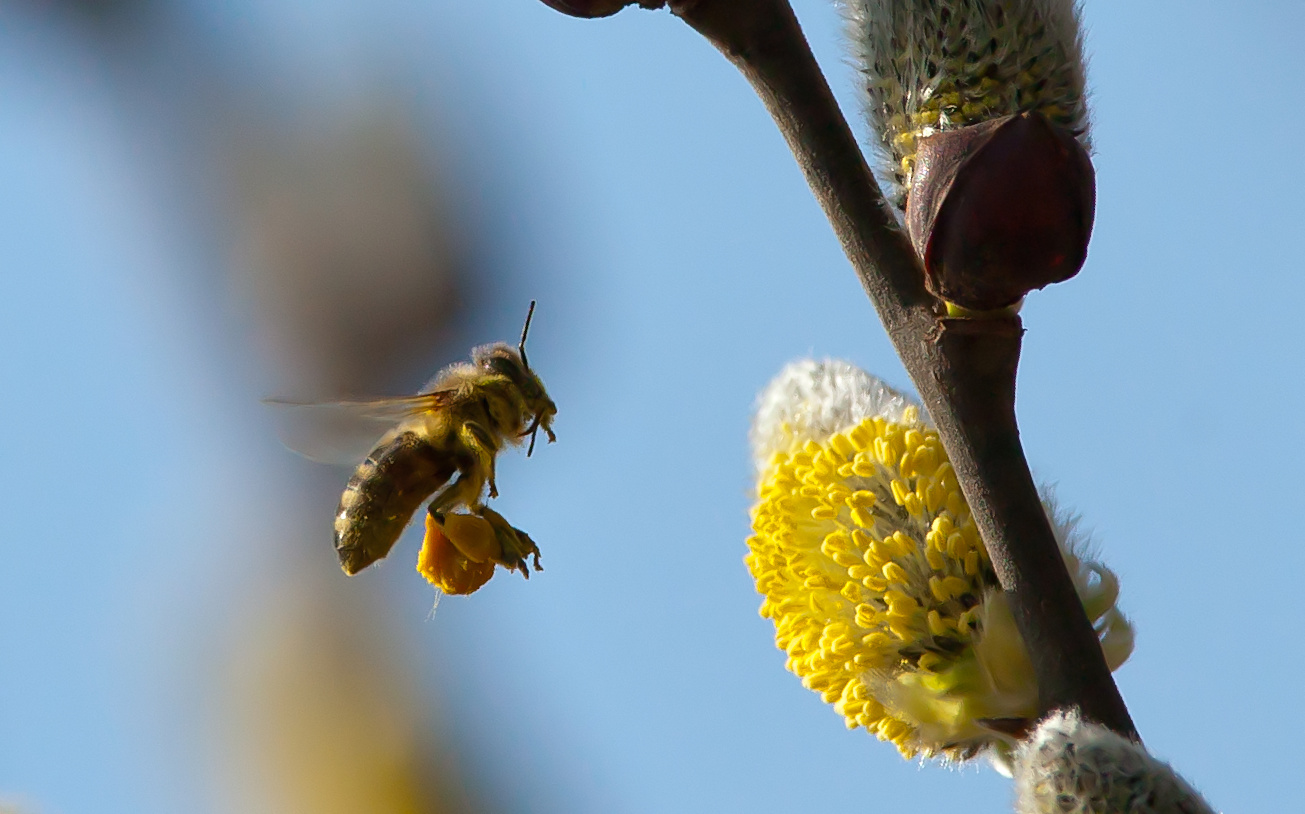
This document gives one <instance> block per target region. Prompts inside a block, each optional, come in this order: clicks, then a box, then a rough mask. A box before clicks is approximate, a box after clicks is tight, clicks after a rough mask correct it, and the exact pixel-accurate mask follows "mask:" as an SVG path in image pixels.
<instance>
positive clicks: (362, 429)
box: [263, 390, 452, 466]
mask: <svg viewBox="0 0 1305 814" xmlns="http://www.w3.org/2000/svg"><path fill="white" fill-rule="evenodd" d="M451 396H452V391H450V390H437V391H435V392H433V393H421V394H418V395H416V396H401V397H398V398H380V399H366V400H361V401H322V402H309V403H304V402H295V401H282V400H280V399H264V401H263V403H264V404H266V405H268V406H269V407H272V408H273V409H274V410H275V411H276V418H277V431H278V434H279V435H280V437H281V443H283V444H285V445H286V446H287V447H289V448H290V449H291V450H294V451H295V452H297V453H299V454H300V455H302V456H304V457H305V458H307V459H308V460H310V461H318V462H320V463H327V464H338V465H342V466H352V465H354V464H357V463H358V462H359V461H361V460H362V459H363V458H366V457H367V453H369V452H371V451H372V449H373V448H374V447H375V446H376V442H377V441H379V440H380V439H381V436H383V435H385V433H387V432H389V431H390V430H392V429H394V428H395V427H397V426H399V425H400V424H402V423H403V422H404V421H406V420H408V419H410V418H412V417H413V416H417V415H420V414H422V413H426V412H431V411H433V410H438V409H440V408H441V407H443V406H444V405H445V404H447V403H448V401H449V398H450V397H451Z"/></svg>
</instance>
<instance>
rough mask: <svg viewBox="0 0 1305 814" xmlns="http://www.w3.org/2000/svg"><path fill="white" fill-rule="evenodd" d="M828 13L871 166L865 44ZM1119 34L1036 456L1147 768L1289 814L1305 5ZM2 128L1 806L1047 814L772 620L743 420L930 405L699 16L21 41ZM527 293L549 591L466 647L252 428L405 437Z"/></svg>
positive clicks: (1097, 86) (465, 612) (1107, 60)
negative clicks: (957, 760) (388, 416)
mask: <svg viewBox="0 0 1305 814" xmlns="http://www.w3.org/2000/svg"><path fill="white" fill-rule="evenodd" d="M796 7H797V10H798V13H799V16H800V17H801V18H802V21H803V24H804V26H805V27H806V29H807V32H808V35H809V37H810V38H811V40H812V44H813V46H814V48H815V50H816V52H817V55H818V56H819V57H820V59H821V61H822V63H823V64H824V66H825V68H826V71H827V73H828V75H829V77H830V80H831V83H832V84H833V85H834V87H835V89H836V92H837V93H838V94H839V97H840V100H841V101H842V103H843V106H844V109H845V110H847V111H850V116H851V117H852V118H853V120H854V122H855V124H856V127H857V128H858V130H859V131H863V130H864V127H863V125H862V123H861V118H860V115H859V113H857V112H856V100H855V95H854V93H853V79H852V73H851V70H850V68H849V67H848V65H847V63H846V61H845V53H846V52H845V48H844V46H843V45H842V43H841V40H840V21H839V17H838V15H837V12H836V10H835V9H834V8H833V7H832V6H831V5H829V4H827V3H826V2H823V0H799V1H798V2H797V3H796ZM1085 17H1086V23H1087V44H1088V50H1089V52H1090V53H1091V59H1092V64H1091V71H1090V77H1091V84H1092V89H1093V109H1094V121H1095V128H1094V142H1095V145H1096V167H1097V173H1098V183H1099V190H1098V213H1097V223H1096V233H1095V236H1094V240H1093V244H1092V250H1091V254H1090V256H1089V259H1088V264H1087V266H1086V268H1085V269H1084V271H1083V272H1082V273H1081V275H1080V276H1079V277H1078V278H1076V279H1075V280H1073V281H1072V282H1070V283H1068V284H1065V285H1061V286H1057V287H1054V288H1053V289H1050V290H1047V291H1045V292H1042V293H1039V294H1035V295H1034V296H1032V297H1031V298H1030V300H1029V302H1028V304H1027V305H1026V307H1025V309H1024V315H1025V324H1026V326H1027V328H1028V335H1027V337H1026V342H1025V348H1026V349H1025V357H1024V361H1023V365H1022V369H1021V378H1020V405H1019V408H1020V413H1021V422H1022V427H1023V432H1024V437H1025V440H1026V444H1027V450H1028V453H1029V456H1030V459H1031V461H1032V463H1033V464H1034V467H1035V469H1036V472H1037V474H1038V475H1039V476H1040V477H1041V478H1042V479H1044V480H1046V481H1048V482H1050V483H1054V484H1056V485H1057V490H1058V494H1059V497H1060V499H1061V500H1062V501H1063V502H1064V503H1065V504H1067V505H1070V506H1073V507H1076V508H1077V509H1078V510H1079V511H1081V512H1082V513H1083V515H1084V518H1085V525H1086V526H1087V527H1088V528H1090V529H1092V530H1093V531H1094V536H1095V539H1096V541H1097V545H1098V546H1099V548H1100V549H1101V551H1102V553H1103V555H1104V557H1105V559H1106V561H1107V562H1109V563H1110V564H1111V565H1112V567H1114V568H1115V569H1116V570H1117V572H1118V573H1119V574H1120V575H1121V576H1122V578H1123V584H1124V595H1123V599H1122V603H1121V604H1122V606H1123V608H1124V609H1125V611H1126V612H1128V613H1129V614H1130V615H1131V616H1132V617H1133V619H1134V620H1135V622H1136V625H1137V628H1138V646H1137V652H1136V654H1135V655H1134V657H1133V659H1132V660H1131V661H1130V662H1129V663H1128V664H1127V665H1126V666H1125V667H1124V668H1123V669H1122V670H1121V671H1120V673H1119V674H1118V678H1119V682H1120V685H1121V688H1122V690H1123V692H1124V695H1125V697H1126V699H1127V700H1128V702H1129V704H1130V707H1131V710H1132V713H1133V716H1134V718H1135V719H1136V721H1137V723H1138V725H1139V728H1140V729H1141V731H1142V733H1143V735H1144V736H1145V738H1146V740H1147V744H1148V745H1149V746H1150V748H1151V749H1152V750H1153V751H1154V752H1155V753H1156V754H1158V755H1160V756H1162V757H1164V758H1167V759H1170V760H1172V761H1173V762H1174V763H1175V765H1176V766H1177V767H1178V768H1179V770H1180V771H1182V772H1183V773H1185V774H1186V775H1187V776H1188V777H1190V778H1192V779H1193V780H1194V781H1195V783H1196V784H1197V785H1198V786H1199V787H1200V788H1202V789H1203V790H1204V791H1205V792H1206V793H1207V795H1208V797H1209V799H1210V801H1211V802H1212V803H1213V804H1214V805H1215V806H1216V807H1217V808H1223V809H1226V810H1229V811H1235V810H1247V811H1254V810H1270V809H1272V808H1273V807H1274V804H1275V803H1277V802H1278V801H1279V800H1280V799H1282V798H1284V797H1286V792H1285V789H1287V788H1288V786H1289V783H1290V777H1291V775H1290V772H1293V771H1295V767H1294V761H1293V762H1291V763H1289V756H1290V755H1292V754H1293V753H1294V751H1295V747H1296V743H1295V741H1296V733H1295V730H1296V729H1298V728H1300V726H1301V725H1302V723H1305V713H1303V712H1302V711H1301V708H1300V705H1298V704H1296V703H1295V702H1294V701H1293V700H1292V698H1293V697H1292V696H1287V697H1284V696H1281V695H1279V694H1278V693H1280V692H1284V691H1291V690H1290V687H1291V686H1294V685H1295V683H1296V681H1295V677H1296V676H1298V675H1299V674H1300V673H1301V672H1302V670H1305V657H1303V656H1302V654H1301V651H1300V650H1296V649H1293V648H1288V647H1285V645H1286V644H1288V643H1290V642H1292V641H1295V639H1296V638H1297V637H1298V632H1297V631H1296V629H1295V620H1296V616H1297V602H1298V596H1299V579H1298V576H1297V575H1298V574H1299V573H1300V571H1301V569H1302V568H1303V567H1305V553H1302V552H1303V551H1305V549H1303V547H1302V546H1301V544H1300V543H1301V540H1300V531H1299V529H1298V527H1297V523H1296V517H1297V515H1298V514H1299V509H1300V493H1301V491H1302V489H1303V488H1305V473H1302V471H1301V469H1300V467H1299V461H1300V460H1301V458H1302V452H1303V451H1305V450H1303V449H1302V447H1305V431H1303V430H1302V427H1301V423H1300V421H1299V418H1298V417H1299V416H1300V415H1301V414H1302V412H1305V388H1303V387H1302V384H1301V376H1300V374H1299V368H1300V362H1299V359H1300V355H1301V349H1302V342H1301V340H1300V339H1299V337H1297V336H1296V334H1295V331H1294V329H1293V328H1292V325H1293V324H1294V320H1295V314H1294V311H1295V310H1296V304H1297V303H1299V302H1300V301H1301V300H1302V298H1305V282H1303V280H1305V277H1303V276H1302V274H1301V260H1300V257H1299V252H1298V250H1297V248H1296V246H1295V235H1296V234H1297V232H1298V231H1299V228H1300V223H1301V221H1302V219H1305V203H1302V200H1301V197H1300V195H1299V190H1300V189H1301V188H1302V185H1303V184H1305V162H1302V161H1300V160H1299V152H1298V150H1297V149H1296V145H1295V139H1296V135H1297V134H1298V133H1299V132H1300V131H1301V129H1302V125H1305V121H1302V113H1301V110H1302V106H1301V105H1300V104H1299V103H1298V102H1299V96H1300V91H1299V88H1298V87H1297V86H1296V82H1295V77H1298V76H1300V75H1301V74H1302V72H1305V52H1302V51H1301V50H1300V49H1299V47H1298V42H1297V37H1296V33H1295V32H1297V31H1299V30H1301V29H1302V27H1305V6H1302V5H1301V4H1300V3H1297V2H1289V0H1261V1H1260V2H1250V3H1235V2H1233V1H1232V0H1208V1H1206V2H1191V0H1182V2H1180V1H1179V0H1156V2H1153V3H1149V4H1136V3H1132V2H1128V1H1127V0H1089V2H1088V3H1087V5H1086V8H1085ZM0 100H2V101H0V272H2V273H3V280H4V288H3V292H2V293H0V347H3V348H4V352H3V353H0V391H2V393H3V395H2V396H0V461H2V462H3V470H2V474H0V516H3V517H4V518H5V522H4V524H3V525H4V528H3V532H2V533H0V547H2V548H0V551H3V560H4V563H5V565H4V567H3V569H0V808H3V807H5V806H14V807H16V808H17V809H18V810H21V811H23V812H40V813H41V814H73V812H100V813H102V814H114V813H115V812H124V813H126V812H132V813H133V814H137V813H140V814H151V813H152V812H182V811H184V812H577V814H578V813H580V812H596V813H597V812H604V813H606V812H623V813H626V814H643V813H644V812H665V811H693V812H698V811H701V812H715V811H756V812H787V811H795V810H797V811H821V810H830V811H832V810H843V811H861V810H874V811H893V810H905V809H906V808H907V807H908V806H909V807H910V808H911V809H912V810H961V809H964V810H969V811H994V812H996V811H1003V810H1008V809H1009V799H1010V788H1009V783H1008V781H1006V780H1005V779H1004V778H1002V777H1000V776H998V775H997V774H996V773H995V772H993V771H991V770H990V769H988V768H987V767H986V766H979V767H975V768H966V769H962V770H960V771H954V770H947V769H942V768H939V767H936V766H932V765H926V766H923V767H920V766H917V765H915V764H909V763H906V762H904V761H902V760H901V759H900V758H899V757H898V756H897V754H896V752H895V750H894V749H893V748H892V747H890V746H888V745H886V744H882V743H879V742H877V741H876V740H874V739H873V738H872V737H870V736H868V735H866V734H865V733H864V732H847V731H845V730H844V729H843V727H842V724H841V719H840V718H839V717H838V716H837V715H836V714H835V713H834V712H833V710H832V709H831V708H829V707H826V706H824V705H823V704H821V703H820V701H819V699H818V697H817V696H816V695H815V694H813V693H810V692H808V691H806V690H804V689H803V688H802V687H801V686H800V684H799V682H798V680H797V679H796V678H794V677H793V676H791V675H789V674H788V673H786V672H785V671H784V670H783V662H784V658H783V654H781V653H780V652H779V651H777V650H776V649H775V648H774V645H773V642H772V630H771V629H770V628H769V627H768V624H769V623H767V622H765V621H764V620H762V619H760V618H759V617H758V616H757V613H756V609H757V607H758V605H759V598H758V597H757V596H756V594H755V592H754V591H753V588H752V585H751V581H750V579H749V577H748V575H747V572H746V570H745V568H744V566H743V562H742V558H743V554H744V551H745V546H744V540H745V538H746V537H747V534H748V506H749V502H750V490H751V488H752V486H751V483H750V475H751V473H750V466H749V457H748V450H747V448H746V440H745V439H746V430H747V424H748V420H749V413H750V409H751V406H752V400H753V398H754V394H755V393H756V391H757V390H758V389H759V388H761V387H762V386H763V385H764V384H765V382H766V381H767V380H768V378H769V377H770V376H771V375H773V374H774V373H775V372H776V371H778V369H779V368H780V366H781V365H783V364H784V363H785V362H787V361H789V360H791V359H793V358H796V357H799V356H802V355H810V354H815V355H833V356H840V357H846V358H849V359H851V360H853V361H855V362H857V363H858V364H860V365H862V366H864V367H866V368H867V369H869V370H871V371H874V372H877V373H879V374H880V375H882V376H884V377H885V378H887V379H888V380H889V381H890V382H893V383H895V384H897V385H899V386H904V385H906V384H907V378H906V376H905V374H904V372H903V371H902V369H901V367H900V365H899V363H898V361H897V360H896V358H895V357H894V355H893V353H892V350H891V348H890V347H889V344H888V341H887V339H886V337H885V335H884V334H883V331H882V330H881V328H880V326H879V325H878V323H877V321H876V319H875V317H874V315H873V313H872V311H871V309H870V307H869V305H868V303H867V301H866V300H865V298H864V296H863V295H862V293H861V291H860V288H859V286H858V284H857V281H856V279H855V277H854V276H853V274H852V272H851V271H850V269H849V267H848V264H847V262H846V260H845V259H844V258H843V256H842V254H841V252H840V250H839V247H838V245H837V243H836V241H835V239H834V237H833V235H832V233H831V230H830V228H829V227H828V225H827V224H826V223H825V221H824V219H823V217H822V215H821V213H820V212H819V210H818V208H817V206H816V204H815V203H814V201H813V200H812V197H811V195H810V193H809V191H808V190H807V189H806V186H805V184H804V182H803V180H802V178H801V176H800V174H799V172H798V170H797V167H796V166H795V164H794V162H793V160H792V158H791V156H790V155H789V153H788V151H787V149H786V147H785V146H784V144H783V142H782V140H781V138H780V137H779V135H778V134H777V132H776V131H775V128H774V127H773V125H772V124H771V122H770V120H769V119H768V117H767V115H766V114H765V112H764V111H763V110H762V108H761V105H760V104H759V103H758V102H757V101H756V99H755V98H754V97H753V95H752V93H751V91H750V90H749V88H748V87H747V86H746V84H745V83H744V81H743V79H742V78H741V77H739V76H738V75H737V74H736V72H735V70H734V69H733V68H732V67H731V66H729V65H728V64H727V63H726V62H725V60H724V59H722V58H721V57H720V56H719V55H718V54H716V53H715V52H713V51H712V50H710V48H709V47H708V46H707V45H706V44H705V43H704V42H702V41H700V40H699V38H698V37H697V36H696V35H695V34H693V33H692V32H691V31H690V30H688V29H687V27H685V26H683V25H682V24H680V23H679V22H678V21H676V20H675V19H674V18H672V17H671V16H670V15H668V14H666V13H651V12H640V11H638V10H626V11H625V12H622V13H621V14H619V15H617V16H616V17H613V18H610V19H607V20H601V21H581V20H575V19H570V18H567V17H564V16H562V15H559V14H557V13H555V12H552V11H550V10H549V9H547V8H546V7H544V6H543V5H542V4H541V3H538V2H535V0H476V1H475V2H453V1H452V0H420V1H418V0H384V1H383V2H370V3H363V2H358V0H324V1H319V2H314V3H309V2H303V0H260V2H253V0H233V2H227V3H222V4H217V3H206V2H202V1H201V0H171V2H169V1H168V0H101V1H100V2H95V1H94V0H80V2H79V1H78V0H62V1H61V2H49V1H47V2H39V3H38V2H34V1H29V2H23V0H11V2H7V3H4V4H3V5H0ZM532 298H535V299H538V300H539V310H538V312H537V313H536V318H535V322H534V326H533V328H532V331H531V339H530V359H531V362H532V364H533V365H534V367H535V368H536V369H537V370H538V371H539V372H540V374H541V375H542V376H543V378H544V380H545V381H546V382H547V384H548V386H549V389H550V391H551V392H552V394H553V396H554V398H555V399H556V401H557V402H558V405H559V408H560V413H559V416H558V420H557V424H556V428H557V432H558V437H559V440H558V443H557V444H556V445H552V446H546V447H543V448H540V449H538V450H537V451H536V453H535V455H534V457H533V458H531V459H529V460H527V459H526V458H525V457H524V455H521V454H520V453H515V452H513V453H507V454H505V455H504V456H502V458H501V460H500V468H499V485H500V487H501V489H502V497H501V498H500V499H499V501H498V502H497V503H496V506H497V507H498V508H499V509H500V510H501V511H503V512H504V514H506V515H507V516H508V517H509V518H511V519H512V520H513V521H514V522H516V523H517V524H519V525H521V526H523V527H524V528H526V529H528V530H529V531H530V533H531V534H532V535H533V537H534V539H535V540H537V541H538V542H539V544H540V546H541V548H542V550H543V564H544V567H545V568H546V569H547V570H545V571H544V572H543V573H540V574H537V575H536V576H535V577H534V578H532V579H531V580H530V581H529V582H528V583H527V582H525V581H524V580H521V579H520V578H519V577H518V576H515V575H509V574H504V573H501V574H499V575H498V576H497V577H496V578H495V579H493V580H492V581H491V582H490V583H489V584H488V585H487V586H486V587H485V588H483V589H482V590H481V591H480V592H478V593H477V594H476V595H474V596H472V597H467V598H459V597H450V598H446V599H445V600H444V601H443V602H442V603H441V604H440V605H439V610H438V613H437V614H434V615H433V617H432V615H431V605H432V601H433V596H432V591H431V588H430V587H429V586H428V585H427V584H426V583H425V582H424V581H423V580H421V578H420V577H419V576H418V575H417V574H416V573H414V571H413V563H414V562H415V553H416V548H417V542H418V535H417V534H416V533H412V534H409V535H408V536H406V537H405V539H404V540H403V541H401V542H400V544H399V545H398V546H397V547H396V549H395V551H394V553H393V554H392V555H391V557H390V558H389V559H388V560H386V561H385V562H384V563H382V564H381V565H380V566H379V567H377V568H373V569H371V570H369V571H367V572H365V573H364V574H362V575H359V576H358V577H355V578H353V579H346V578H345V577H344V576H343V575H342V574H341V573H340V571H339V567H338V565H337V564H336V557H335V554H334V552H333V551H332V549H331V522H332V518H333V515H334V512H335V507H336V502H337V501H338V499H339V494H340V491H341V489H342V488H343V485H344V483H345V480H346V479H347V477H348V472H347V471H345V470H339V469H333V468H330V467H326V466H321V465H316V464H312V463H310V462H307V461H305V460H303V459H300V458H297V457H295V456H294V455H293V454H292V453H290V452H288V451H286V450H285V449H284V448H283V447H282V446H281V445H280V444H279V442H278V440H277V432H276V428H275V426H274V421H273V416H272V415H271V414H270V412H271V411H269V410H268V409H267V408H265V407H264V406H263V405H262V404H261V403H260V400H261V399H262V398H264V397H268V396H280V397H290V398H333V397H341V396H345V395H364V394H377V395H382V394H386V395H388V394H396V395H397V394H404V393H410V392H414V391H415V390H416V389H417V388H418V387H419V386H420V385H421V384H422V383H423V382H424V381H425V380H426V379H427V378H428V377H429V376H430V375H431V374H432V373H433V372H435V371H436V370H437V369H439V368H440V367H441V366H443V365H444V364H447V363H448V362H450V361H453V360H455V359H459V358H462V357H464V356H465V354H466V352H467V349H468V348H469V347H470V346H471V345H473V344H476V343H481V342H486V341H491V340H495V339H514V338H515V337H516V336H517V334H518V332H519V330H520V325H521V320H522V318H523V316H524V314H525V309H526V305H527V303H528V302H529V300H530V299H532ZM1289 521H1290V522H1289ZM1292 692H1294V691H1292ZM1251 755H1253V756H1254V757H1253V760H1254V770H1252V771H1248V770H1247V769H1246V765H1247V761H1248V760H1250V759H1252V758H1250V756H1251Z"/></svg>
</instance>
